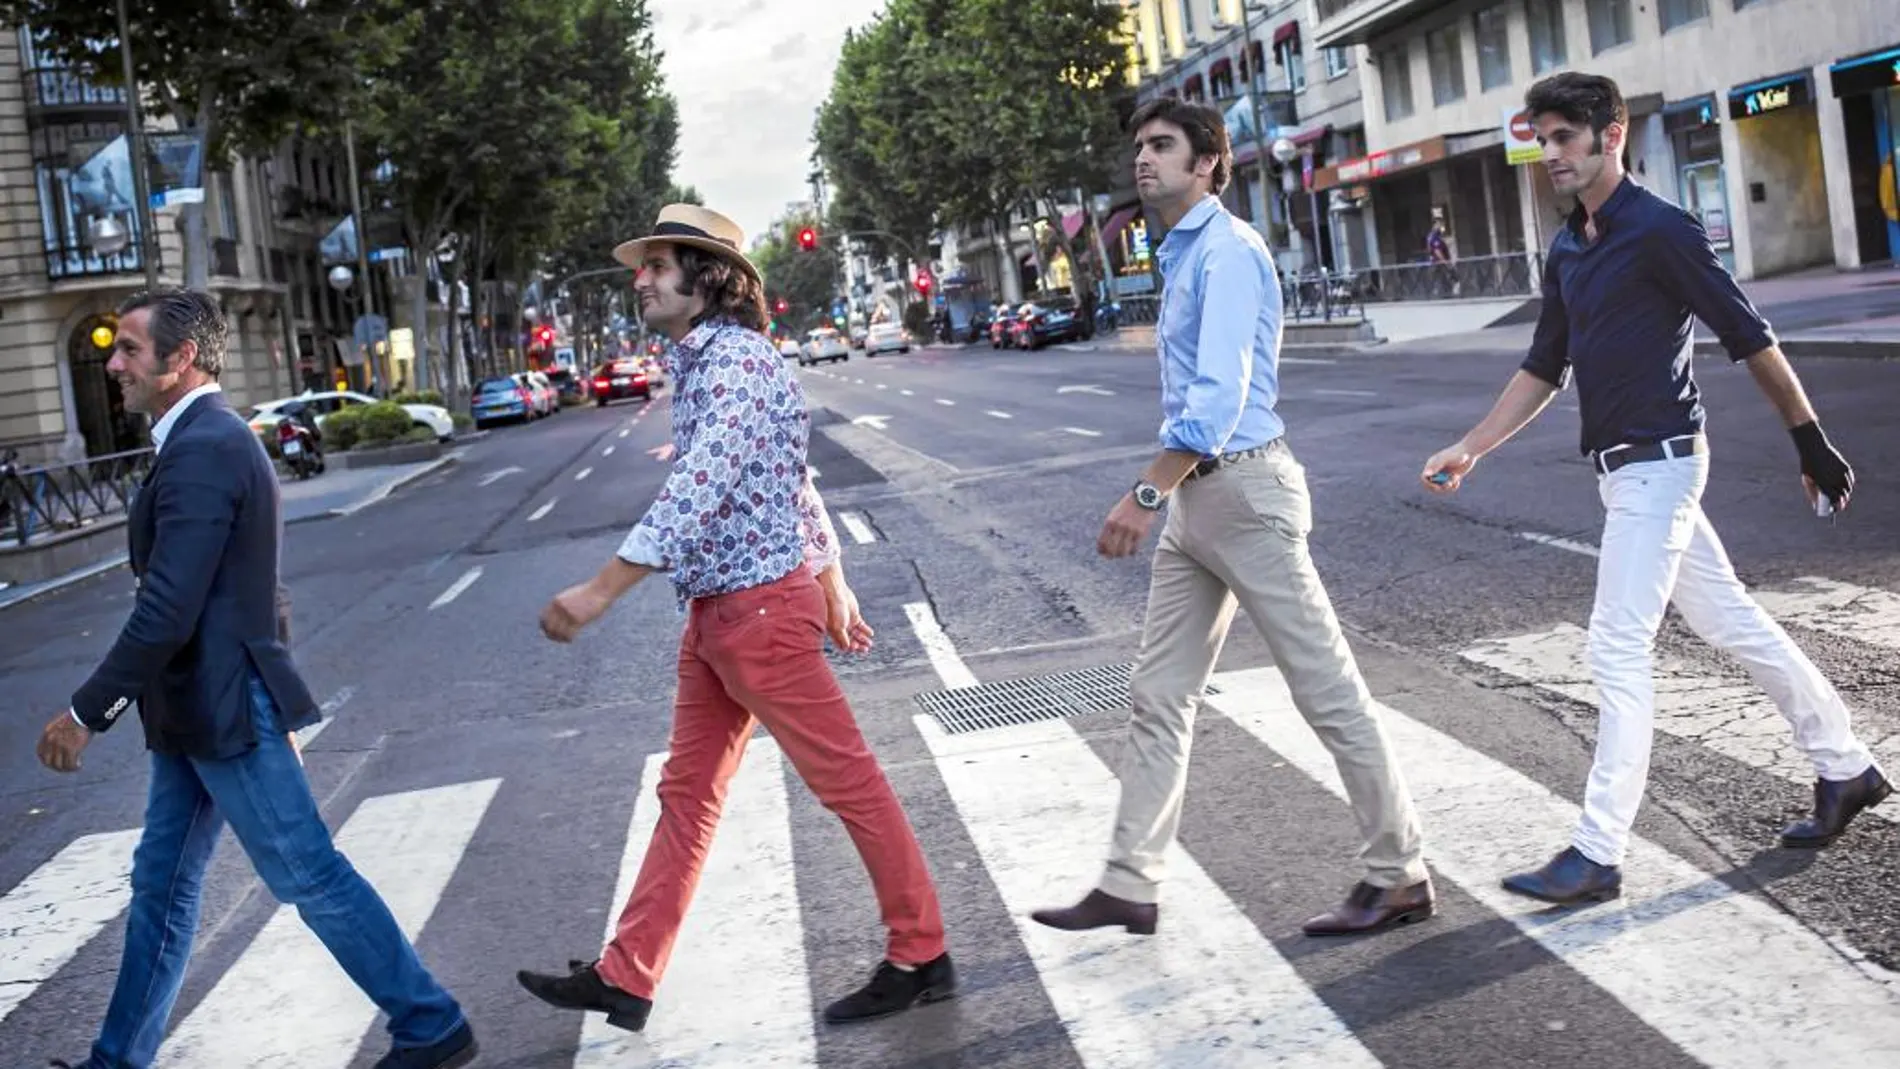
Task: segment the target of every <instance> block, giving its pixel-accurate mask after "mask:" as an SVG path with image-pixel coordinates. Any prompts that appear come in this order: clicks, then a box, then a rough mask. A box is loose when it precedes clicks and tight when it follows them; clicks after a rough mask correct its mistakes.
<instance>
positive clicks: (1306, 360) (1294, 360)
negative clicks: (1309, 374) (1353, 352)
mask: <svg viewBox="0 0 1900 1069" xmlns="http://www.w3.org/2000/svg"><path fill="white" fill-rule="evenodd" d="M1280 363H1282V364H1337V363H1339V361H1337V360H1327V359H1325V358H1324V357H1318V356H1283V357H1281V358H1280Z"/></svg>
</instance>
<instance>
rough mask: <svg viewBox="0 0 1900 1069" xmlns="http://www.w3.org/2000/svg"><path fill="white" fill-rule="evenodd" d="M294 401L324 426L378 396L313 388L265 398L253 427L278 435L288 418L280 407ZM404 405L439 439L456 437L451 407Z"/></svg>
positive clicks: (256, 407) (255, 411)
mask: <svg viewBox="0 0 1900 1069" xmlns="http://www.w3.org/2000/svg"><path fill="white" fill-rule="evenodd" d="M292 401H299V402H302V403H303V404H304V405H305V406H306V407H307V408H308V410H309V411H310V412H311V413H312V414H313V415H314V416H315V417H316V419H317V421H318V424H319V425H321V424H322V421H323V419H324V417H326V416H329V415H332V414H333V413H336V412H341V411H342V410H343V409H345V408H349V407H350V406H352V405H373V404H375V403H376V398H374V397H371V396H370V395H368V394H366V393H358V392H356V391H355V390H323V391H316V390H309V391H305V392H304V393H300V394H298V395H297V396H295V397H280V398H278V399H277V400H275V401H264V402H261V403H259V404H256V405H253V406H251V418H250V420H249V421H248V422H249V423H250V425H251V429H252V430H253V431H256V432H257V433H259V434H262V435H264V436H265V437H266V438H273V437H274V436H275V435H276V434H277V423H278V421H279V420H282V419H283V418H284V417H283V414H282V413H280V412H279V411H278V409H281V408H283V407H284V406H285V405H288V404H290V403H291V402H292ZM402 407H403V411H405V412H407V413H409V418H410V419H411V420H413V421H415V425H416V426H418V427H427V428H429V429H430V430H431V431H434V432H435V436H436V437H437V438H438V439H440V440H442V441H444V442H446V441H448V440H449V439H450V438H453V437H455V418H454V417H453V416H450V415H449V410H448V409H446V408H443V407H442V406H441V405H404V406H402Z"/></svg>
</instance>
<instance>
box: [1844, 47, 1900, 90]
mask: <svg viewBox="0 0 1900 1069" xmlns="http://www.w3.org/2000/svg"><path fill="white" fill-rule="evenodd" d="M1828 75H1829V78H1830V80H1831V81H1832V82H1833V83H1834V95H1835V96H1837V97H1844V96H1853V95H1856V94H1859V93H1874V92H1878V91H1880V90H1882V89H1893V88H1896V87H1900V45H1896V46H1894V47H1892V48H1883V49H1881V50H1880V51H1878V52H1868V53H1865V54H1864V55H1859V56H1849V57H1848V58H1846V59H1843V60H1840V61H1839V62H1837V63H1835V64H1834V65H1833V66H1831V67H1829V68H1828Z"/></svg>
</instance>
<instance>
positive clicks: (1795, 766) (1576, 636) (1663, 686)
mask: <svg viewBox="0 0 1900 1069" xmlns="http://www.w3.org/2000/svg"><path fill="white" fill-rule="evenodd" d="M1589 643H1590V637H1589V632H1587V631H1585V630H1584V629H1583V628H1580V627H1578V626H1576V625H1575V624H1571V623H1560V624H1557V625H1556V626H1554V627H1552V628H1550V629H1549V630H1547V631H1538V632H1535V633H1533V634H1528V635H1513V636H1511V637H1509V638H1500V639H1490V640H1487V641H1485V642H1480V643H1478V644H1477V645H1476V646H1473V647H1472V648H1470V649H1468V650H1464V651H1462V652H1460V653H1459V654H1458V656H1460V657H1463V658H1464V659H1465V660H1467V661H1470V662H1472V663H1473V664H1481V665H1483V666H1485V667H1486V668H1490V669H1493V670H1495V671H1498V672H1502V673H1504V674H1505V675H1508V676H1511V677H1513V678H1515V679H1520V680H1523V681H1524V682H1526V683H1529V684H1530V685H1531V686H1534V687H1536V688H1537V689H1538V690H1541V691H1544V692H1545V693H1547V694H1553V695H1556V696H1557V697H1560V698H1566V699H1569V700H1570V701H1574V702H1580V703H1582V704H1584V705H1587V706H1590V707H1591V708H1596V707H1597V702H1598V696H1597V688H1596V684H1595V683H1593V682H1591V677H1590V658H1589ZM1655 680H1656V712H1655V717H1656V730H1657V731H1660V732H1662V733H1663V734H1665V735H1673V736H1675V737H1676V738H1679V739H1682V740H1684V741H1687V742H1693V743H1697V744H1699V745H1702V746H1707V747H1708V748H1709V749H1711V750H1714V751H1715V752H1716V753H1719V754H1722V755H1723V756H1725V757H1730V758H1733V759H1734V760H1737V761H1740V762H1742V763H1743V764H1746V765H1748V766H1750V767H1752V768H1759V769H1761V770H1762V771H1764V772H1769V773H1772V774H1774V775H1777V776H1780V777H1781V778H1783V779H1785V780H1788V781H1789V782H1791V783H1798V784H1801V785H1803V786H1806V785H1808V784H1810V783H1813V782H1814V763H1813V762H1812V761H1810V760H1809V759H1808V757H1807V755H1806V754H1804V753H1802V752H1801V749H1800V747H1798V746H1796V745H1795V742H1794V735H1793V733H1792V732H1791V731H1790V730H1789V727H1788V722H1787V721H1786V720H1785V719H1783V718H1782V716H1781V712H1780V711H1779V710H1777V709H1776V708H1775V703H1774V701H1773V699H1771V698H1769V697H1768V695H1767V694H1766V693H1764V692H1763V691H1762V689H1761V688H1760V687H1758V686H1756V685H1755V684H1754V683H1753V682H1752V681H1750V680H1748V679H1746V678H1741V679H1728V678H1724V677H1721V676H1711V675H1705V674H1703V673H1700V672H1697V671H1695V670H1694V669H1692V668H1690V667H1688V666H1687V665H1685V664H1683V663H1682V662H1680V661H1677V660H1675V659H1674V658H1671V657H1665V656H1661V655H1658V656H1657V658H1656V668H1655ZM1875 757H1876V758H1877V759H1879V760H1881V761H1882V762H1883V763H1884V765H1885V767H1888V768H1893V767H1900V744H1888V745H1886V746H1884V747H1881V746H1877V747H1875ZM1868 812H1869V813H1870V814H1872V815H1873V816H1875V817H1876V818H1879V817H1885V816H1887V811H1885V810H1881V809H1870V810H1868Z"/></svg>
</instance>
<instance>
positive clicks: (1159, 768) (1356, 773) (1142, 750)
mask: <svg viewBox="0 0 1900 1069" xmlns="http://www.w3.org/2000/svg"><path fill="white" fill-rule="evenodd" d="M1312 525H1313V511H1312V503H1311V500H1310V499H1309V497H1308V496H1307V489H1306V474H1305V472H1304V471H1303V470H1302V469H1301V467H1300V465H1299V462H1298V461H1297V460H1295V459H1294V457H1293V453H1292V451H1291V450H1289V449H1288V448H1287V447H1286V445H1285V443H1284V441H1276V442H1275V443H1274V444H1273V445H1272V446H1271V447H1269V448H1268V450H1267V451H1266V453H1265V454H1264V455H1261V456H1255V457H1250V458H1247V459H1245V460H1241V461H1237V462H1235V463H1233V464H1231V465H1228V466H1226V467H1223V468H1220V469H1218V470H1216V471H1214V472H1212V473H1210V474H1208V475H1205V476H1202V477H1199V478H1191V479H1188V480H1187V481H1186V482H1183V483H1182V484H1181V486H1180V488H1179V489H1177V490H1176V491H1175V492H1174V494H1173V495H1171V497H1170V503H1169V507H1168V515H1167V520H1166V522H1165V524H1164V525H1163V527H1162V531H1161V540H1160V545H1159V546H1158V547H1157V549H1156V550H1155V557H1154V575H1153V579H1152V580H1151V582H1150V586H1149V590H1148V614H1147V620H1146V623H1145V625H1144V628H1143V633H1142V639H1141V654H1140V657H1139V659H1138V661H1137V663H1136V665H1135V671H1134V678H1133V681H1132V684H1131V688H1130V689H1131V697H1132V699H1133V707H1134V710H1133V713H1132V715H1131V716H1130V719H1129V731H1128V741H1127V745H1126V746H1125V747H1124V749H1123V753H1122V762H1121V764H1122V767H1121V787H1122V792H1121V806H1120V809H1119V811H1118V813H1117V815H1116V819H1115V832H1114V843H1113V846H1112V848H1111V850H1110V854H1109V861H1108V869H1107V872H1106V873H1105V874H1104V875H1103V877H1102V882H1101V889H1102V890H1103V891H1106V892H1107V893H1109V894H1111V895H1114V896H1116V897H1117V898H1124V899H1129V900H1131V901H1135V902H1154V901H1156V900H1157V899H1158V897H1159V893H1160V887H1161V883H1162V881H1163V879H1164V878H1165V875H1166V873H1165V871H1164V868H1165V866H1164V857H1165V854H1166V851H1167V849H1168V847H1169V845H1170V844H1172V843H1173V842H1174V839H1175V835H1176V833H1177V831H1178V830H1179V828H1180V824H1181V804H1182V800H1183V797H1184V794H1185V792H1186V788H1187V771H1188V757H1189V754H1190V751H1191V750H1192V747H1193V740H1194V719H1195V714H1196V713H1197V712H1198V711H1199V709H1200V705H1201V701H1202V696H1203V694H1204V693H1205V691H1206V689H1207V683H1208V679H1209V677H1210V676H1212V674H1213V671H1214V663H1215V661H1216V660H1218V659H1219V657H1220V651H1221V647H1222V645H1223V644H1224V643H1225V642H1226V641H1227V632H1228V629H1229V628H1230V627H1231V626H1232V624H1233V620H1234V610H1235V609H1236V608H1243V609H1245V610H1246V611H1247V616H1248V617H1249V618H1250V619H1251V620H1253V623H1254V626H1255V628H1257V629H1258V630H1259V631H1260V633H1261V635H1262V636H1264V637H1265V638H1266V641H1267V646H1268V648H1269V649H1270V650H1271V651H1272V654H1273V660H1274V664H1275V665H1276V666H1277V667H1278V668H1279V669H1280V672H1281V674H1282V675H1283V676H1284V677H1285V679H1286V683H1287V688H1288V689H1289V690H1290V691H1291V692H1292V695H1293V701H1294V704H1295V705H1296V706H1297V707H1298V709H1299V711H1300V714H1301V715H1302V716H1303V717H1305V718H1306V722H1307V723H1308V724H1310V725H1311V726H1312V728H1313V730H1314V731H1315V732H1316V733H1318V735H1319V737H1320V739H1321V741H1322V742H1324V743H1325V745H1326V748H1327V750H1328V751H1329V752H1331V754H1332V755H1333V760H1334V761H1335V762H1337V764H1338V766H1339V773H1340V778H1341V779H1342V780H1343V781H1344V783H1345V787H1346V793H1347V796H1348V798H1349V799H1350V801H1351V804H1352V810H1353V815H1354V816H1355V817H1356V818H1357V819H1358V824H1359V832H1360V835H1361V837H1362V839H1363V841H1364V847H1363V848H1362V850H1361V851H1360V860H1361V861H1362V862H1363V864H1364V865H1365V869H1366V874H1365V877H1364V879H1365V881H1366V882H1367V883H1370V884H1372V885H1374V886H1377V887H1387V888H1390V887H1403V886H1409V885H1411V884H1414V883H1417V882H1419V881H1420V880H1423V879H1425V876H1426V873H1425V863H1424V860H1423V857H1422V850H1423V842H1422V835H1421V833H1420V831H1419V822H1418V814H1417V812H1416V811H1415V810H1414V809H1413V806H1412V798H1411V793H1410V792H1409V791H1408V790H1407V788H1406V785H1405V780H1404V777H1403V776H1402V775H1400V773H1399V769H1398V766H1397V764H1396V763H1395V762H1394V761H1393V759H1392V754H1391V747H1390V745H1389V744H1388V743H1387V741H1386V737H1385V733H1384V731H1383V730H1382V729H1381V728H1380V726H1379V722H1378V720H1377V718H1376V717H1375V716H1374V714H1373V710H1372V696H1371V694H1370V693H1369V692H1368V691H1367V690H1366V684H1365V680H1364V679H1363V678H1362V677H1361V676H1360V674H1359V666H1358V664H1357V663H1356V662H1355V661H1354V660H1353V656H1352V651H1351V650H1350V649H1349V648H1347V646H1346V640H1345V636H1344V635H1342V634H1341V633H1340V629H1339V620H1338V618H1337V617H1336V616H1335V615H1334V614H1333V606H1332V602H1331V601H1329V600H1328V599H1327V596H1326V589H1325V587H1324V586H1322V585H1321V584H1320V579H1319V574H1318V572H1317V571H1315V569H1314V567H1313V560H1312V557H1311V556H1310V555H1309V553H1308V552H1307V545H1306V537H1307V534H1308V533H1309V532H1310V531H1311V530H1312Z"/></svg>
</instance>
